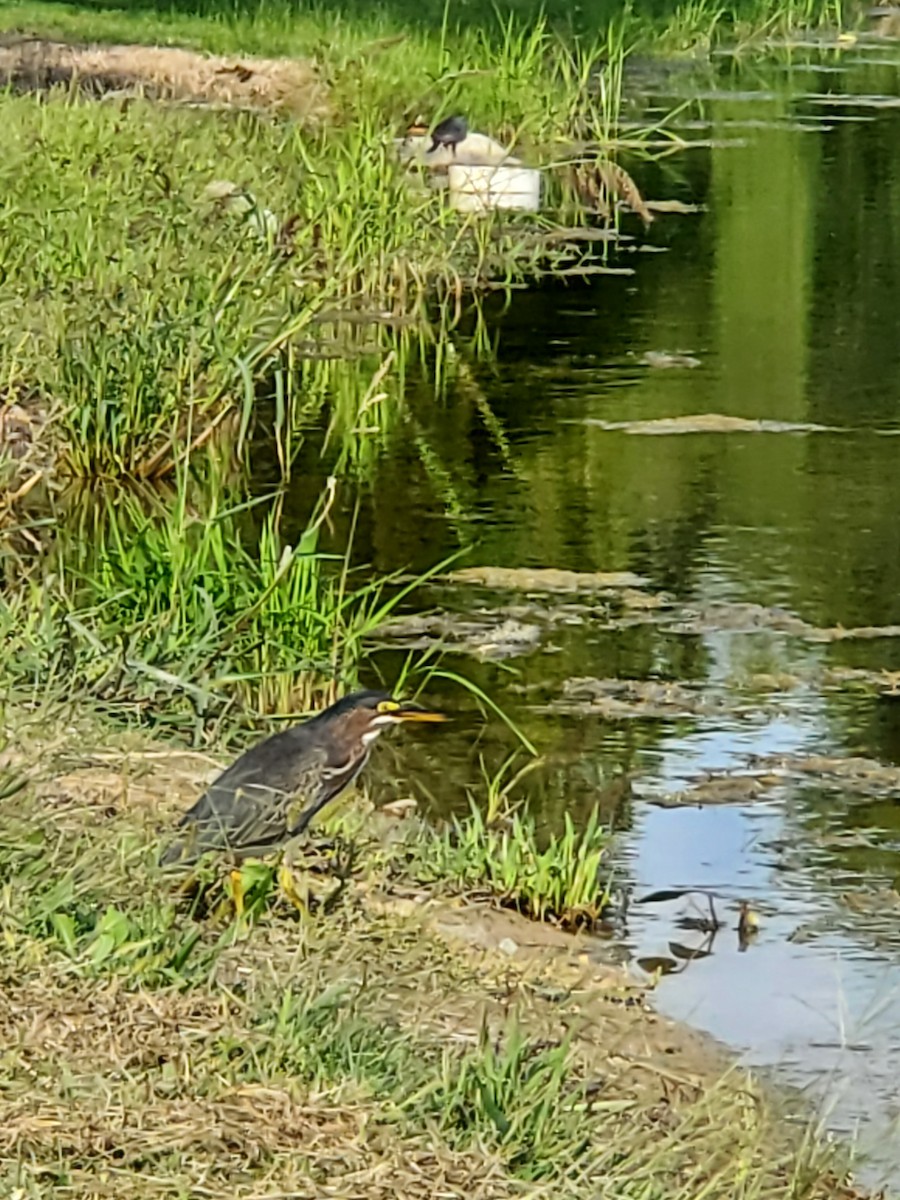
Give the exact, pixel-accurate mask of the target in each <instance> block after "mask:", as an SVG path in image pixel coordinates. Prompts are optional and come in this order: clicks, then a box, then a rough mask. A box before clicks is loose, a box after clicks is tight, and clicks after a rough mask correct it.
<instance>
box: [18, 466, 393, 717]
mask: <svg viewBox="0 0 900 1200" xmlns="http://www.w3.org/2000/svg"><path fill="white" fill-rule="evenodd" d="M195 490H196V489H195ZM210 494H212V496H213V497H214V498H213V499H212V500H210ZM226 495H227V493H225V494H224V495H219V494H218V492H217V490H216V489H215V488H213V489H208V485H207V487H205V488H204V489H203V490H202V491H200V492H199V500H198V503H199V504H200V505H202V507H195V504H194V503H192V502H191V491H190V490H189V489H188V487H187V486H186V482H183V485H182V486H180V487H179V488H178V489H176V490H173V491H172V492H171V493H169V494H168V495H167V496H165V497H163V498H160V497H159V496H157V495H155V494H152V493H151V494H150V495H147V494H144V495H141V494H135V493H134V492H131V491H127V490H124V491H123V490H121V489H116V490H114V491H113V492H112V493H111V494H109V495H107V496H106V497H105V500H101V501H100V502H99V506H98V498H97V497H96V496H93V497H91V499H90V501H89V503H88V506H87V507H86V509H82V510H80V512H79V511H76V513H75V514H74V515H73V514H72V513H68V514H66V513H65V512H61V513H60V514H59V517H58V520H59V523H60V531H61V534H62V536H61V537H60V538H59V540H58V542H57V543H56V545H53V544H51V545H50V546H49V547H48V548H47V549H46V550H45V551H43V552H42V554H41V555H39V556H38V558H37V560H36V561H34V562H32V563H31V564H30V565H27V564H23V570H22V572H21V574H19V573H14V572H12V571H11V572H10V574H11V578H10V582H9V583H8V585H7V587H6V589H5V590H4V591H3V593H2V594H0V630H2V633H3V636H4V639H5V644H6V646H7V647H8V649H9V654H8V656H7V657H6V658H5V661H4V677H5V680H6V685H7V687H9V688H11V689H12V690H14V691H15V692H16V694H17V695H19V696H20V698H21V697H35V696H43V697H45V698H46V697H52V696H59V695H62V694H66V695H69V696H76V695H77V696H79V697H80V698H81V699H83V700H90V701H92V702H93V703H95V704H99V705H101V706H102V707H103V708H105V709H106V711H107V712H110V713H115V714H118V715H119V716H121V717H127V718H129V719H134V718H137V719H139V720H143V721H145V722H147V721H149V722H152V723H155V724H161V725H163V726H164V727H167V728H168V729H169V730H170V731H171V732H173V733H177V734H179V736H182V737H188V738H190V739H191V740H196V739H197V738H200V737H204V736H208V733H209V729H210V727H212V726H214V725H216V724H217V723H218V722H220V721H221V720H222V719H223V718H224V717H225V716H226V714H227V715H228V718H229V721H230V722H231V723H236V722H242V723H246V722H247V721H248V720H254V719H256V720H258V719H259V718H261V717H264V716H266V715H270V714H281V715H285V714H289V713H290V714H293V713H297V712H304V711H309V710H310V709H312V708H314V707H316V706H318V705H320V704H322V703H323V702H327V701H329V700H330V699H332V698H333V697H334V695H335V692H336V691H340V690H344V689H346V688H349V687H352V686H353V684H354V683H355V682H356V680H357V676H358V670H359V666H360V662H361V660H362V656H363V644H364V640H365V639H366V638H367V637H368V636H370V635H371V633H372V632H373V631H374V630H375V629H376V628H377V627H378V625H379V624H380V623H381V622H382V621H383V620H385V619H386V617H387V616H388V615H389V613H390V612H391V610H392V609H393V607H394V605H395V604H396V603H397V602H398V601H399V600H400V599H402V597H403V596H404V595H405V594H406V590H408V589H403V588H400V587H399V586H394V587H393V588H392V589H391V591H390V593H388V592H387V591H386V590H385V585H386V584H389V583H391V582H392V581H391V580H388V579H382V580H372V581H367V580H364V579H359V578H358V576H357V574H356V573H355V572H350V571H349V564H348V562H347V560H346V559H340V558H337V559H336V558H335V556H334V555H329V554H325V553H323V552H322V551H321V549H320V547H319V536H320V531H321V528H322V525H323V522H324V521H325V520H326V518H327V517H328V514H329V510H330V508H331V506H332V504H333V501H334V488H333V487H332V488H331V489H329V490H326V492H325V493H323V495H322V497H321V498H320V501H319V505H318V507H317V509H316V510H314V512H313V514H312V516H311V518H310V521H309V524H308V526H307V528H306V529H305V531H304V532H303V533H302V535H301V536H300V537H299V538H298V539H297V541H296V543H295V544H294V545H290V544H287V543H286V542H285V541H284V538H283V536H282V533H281V523H282V518H281V508H280V505H279V504H277V503H276V504H275V505H274V506H273V505H271V504H269V505H268V506H267V510H266V511H265V513H264V514H263V515H262V516H261V517H259V516H257V515H255V510H254V508H253V507H251V506H250V505H249V504H248V503H247V502H243V503H235V504H234V505H232V506H229V504H228V502H227V500H226V498H225V496H226ZM78 518H80V520H79V519H78ZM204 731H206V732H204Z"/></svg>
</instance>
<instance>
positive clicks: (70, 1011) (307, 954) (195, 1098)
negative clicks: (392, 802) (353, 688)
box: [0, 709, 855, 1200]
mask: <svg viewBox="0 0 900 1200" xmlns="http://www.w3.org/2000/svg"><path fill="white" fill-rule="evenodd" d="M3 733H4V737H5V739H7V740H6V746H5V749H4V752H3V759H2V770H3V772H4V787H3V788H0V794H4V793H5V794H4V798H3V799H2V801H0V804H2V819H3V825H4V838H3V839H2V845H0V878H2V886H0V923H2V930H3V939H4V953H3V956H2V960H0V981H2V988H0V994H2V997H3V999H2V1003H0V1031H2V1046H3V1049H2V1051H0V1055H2V1064H3V1071H2V1082H0V1129H2V1131H3V1132H2V1135H0V1186H2V1189H3V1190H4V1193H5V1194H9V1195H20V1196H24V1197H28V1198H29V1200H32V1198H38V1197H43V1196H46V1195H47V1194H50V1193H52V1195H53V1196H54V1197H61V1198H63V1200H64V1198H66V1197H73V1198H74V1197H76V1196H77V1197H79V1200H83V1198H85V1197H88V1198H91V1200H94V1198H96V1200H99V1198H100V1197H101V1196H105V1195H108V1194H110V1189H112V1190H114V1193H115V1195H117V1196H122V1197H133V1198H134V1200H145V1198H146V1200H149V1198H150V1197H154V1196H159V1195H162V1194H164V1195H171V1196H176V1195H185V1196H187V1195H191V1194H194V1193H195V1192H196V1191H197V1190H198V1189H200V1188H202V1190H203V1194H204V1195H206V1196H209V1197H210V1198H211V1200H225V1198H226V1197H228V1198H229V1200H232V1198H234V1197H237V1200H250V1197H255V1196H260V1195H272V1194H289V1195H292V1196H310V1197H312V1196H316V1197H321V1196H334V1197H345V1196H348V1195H356V1196H360V1197H367V1198H368V1197H378V1196H388V1195H402V1196H408V1197H417V1196H422V1197H423V1198H424V1197H426V1196H427V1197H431V1196H433V1195H434V1194H435V1191H436V1190H438V1191H440V1193H441V1194H442V1195H447V1196H449V1197H463V1196H467V1197H473V1196H474V1197H477V1198H484V1200H487V1198H488V1197H491V1198H493V1197H498V1198H499V1197H502V1196H509V1195H519V1194H526V1195H533V1196H542V1195H549V1194H550V1192H551V1190H552V1191H553V1192H555V1193H559V1192H560V1190H562V1192H563V1194H565V1195H567V1196H572V1197H573V1198H574V1200H578V1198H579V1197H585V1200H586V1198H587V1197H595V1196H596V1195H598V1190H597V1189H598V1186H601V1187H602V1194H603V1195H604V1196H608V1197H611V1198H613V1197H622V1198H625V1197H633V1196H636V1195H640V1196H647V1197H660V1200H661V1198H662V1197H666V1200H696V1197H697V1196H698V1195H704V1196H706V1197H709V1198H710V1200H733V1198H734V1197H736V1196H738V1197H744V1198H763V1197H765V1198H768V1197H772V1198H773V1200H774V1197H776V1196H777V1197H779V1198H780V1200H785V1198H787V1200H792V1198H793V1200H800V1198H801V1197H803V1198H805V1200H819V1198H821V1200H824V1198H825V1197H830V1198H832V1200H833V1198H834V1197H836V1196H842V1197H846V1198H847V1200H850V1198H851V1197H852V1196H853V1195H854V1194H855V1193H854V1192H853V1191H852V1189H850V1188H849V1187H845V1186H844V1184H843V1183H842V1182H841V1181H840V1180H839V1179H838V1178H837V1177H836V1176H835V1174H834V1173H833V1170H832V1167H831V1165H830V1163H829V1160H828V1159H826V1158H825V1157H824V1156H823V1155H822V1153H821V1151H820V1150H818V1149H816V1147H815V1144H814V1142H813V1141H812V1140H809V1141H804V1140H803V1139H802V1138H798V1137H795V1136H794V1134H793V1133H790V1132H788V1131H787V1130H786V1129H785V1127H784V1126H782V1125H780V1124H779V1121H778V1116H777V1113H776V1112H775V1111H774V1110H772V1109H771V1108H770V1107H769V1104H768V1101H767V1100H766V1098H765V1097H764V1095H763V1094H762V1093H761V1092H760V1091H759V1090H758V1089H757V1088H756V1087H755V1086H754V1085H753V1084H752V1082H750V1081H747V1080H746V1079H743V1078H737V1077H732V1078H725V1079H721V1077H720V1074H719V1072H720V1067H719V1066H718V1065H716V1063H715V1061H714V1059H713V1058H707V1059H704V1057H703V1056H702V1055H700V1056H699V1057H698V1056H696V1055H695V1054H694V1053H693V1052H692V1051H691V1049H690V1048H689V1047H688V1046H685V1045H678V1044H675V1043H673V1033H672V1031H671V1030H669V1031H666V1030H665V1029H663V1030H662V1033H661V1037H660V1039H659V1041H658V1042H657V1043H654V1042H653V1040H652V1037H651V1036H650V1034H651V1029H652V1027H650V1026H645V1020H646V1018H645V1016H644V1014H643V1012H642V1009H641V1006H640V1005H637V1006H626V1005H623V1004H621V1003H612V1002H611V1000H610V997H611V996H612V997H613V998H614V999H615V998H618V999H620V1000H621V999H622V993H621V991H619V990H618V989H616V988H613V989H612V991H611V990H610V988H609V981H607V989H606V992H605V994H600V993H598V992H597V991H596V990H595V988H594V985H593V984H590V983H589V982H587V981H585V980H584V979H583V978H582V977H581V976H580V975H578V973H577V972H576V971H574V968H573V967H572V966H571V965H567V964H568V960H565V962H564V961H563V960H562V959H554V960H553V961H552V962H547V963H546V964H534V963H532V964H530V965H528V964H526V963H525V962H524V961H523V962H522V963H521V964H520V963H518V962H517V961H516V960H514V959H510V958H508V957H506V956H504V957H503V959H502V961H498V960H497V958H496V955H495V954H494V953H492V952H490V951H484V952H482V951H478V952H474V953H473V952H469V953H464V952H462V951H460V950H458V949H451V947H450V946H449V945H448V944H447V943H445V942H444V941H443V940H442V939H441V937H440V936H438V935H437V934H436V933H435V932H434V931H433V930H432V928H431V926H430V925H429V924H428V923H427V921H425V920H424V917H425V914H426V908H427V905H424V904H423V903H422V901H421V900H420V902H419V905H418V910H417V914H414V915H403V914H402V913H401V912H400V910H393V909H391V907H390V906H389V905H388V906H384V905H382V906H381V907H380V908H379V907H376V906H373V905H372V904H370V903H369V901H368V899H367V897H368V896H369V895H370V891H369V888H370V886H372V881H370V880H368V878H367V867H366V864H365V862H362V863H361V864H360V868H359V873H358V875H357V876H356V877H355V879H354V883H353V885H352V886H350V887H348V888H347V889H346V890H345V892H344V893H343V895H342V897H341V899H340V901H339V902H338V903H337V904H336V905H335V906H334V907H332V908H331V910H330V911H329V912H328V913H327V914H326V913H325V912H324V910H321V909H319V910H316V912H315V913H314V914H309V913H307V914H305V915H303V914H298V913H297V911H296V910H294V909H293V908H291V907H290V906H289V905H284V904H281V903H271V904H269V905H268V906H267V907H266V908H265V909H264V910H262V911H261V912H260V914H259V917H258V920H257V922H256V923H255V924H254V925H253V926H252V927H250V928H247V927H243V928H242V929H237V928H235V927H234V926H233V925H231V924H230V923H229V921H228V920H227V919H224V920H223V919H221V918H220V919H216V918H214V917H211V916H210V917H207V918H205V919H202V920H201V919H197V917H196V916H192V915H191V914H190V913H189V912H188V911H186V908H185V905H184V904H183V903H182V902H181V901H179V898H178V896H177V894H176V893H174V892H173V890H172V889H171V883H170V882H169V881H167V880H166V879H165V878H164V877H163V876H162V875H161V873H160V872H159V870H158V868H157V867H156V866H155V856H156V831H157V830H158V829H159V828H160V826H167V825H168V824H169V823H170V822H171V821H172V820H173V818H174V815H175V813H176V812H177V811H180V810H181V808H182V807H183V806H184V805H185V803H187V802H189V800H190V799H191V798H192V797H193V796H194V795H195V794H196V792H197V791H198V790H199V789H200V788H201V787H202V785H203V782H204V780H205V778H206V777H207V776H208V774H209V772H210V769H211V768H212V767H213V764H212V763H210V761H209V760H207V759H205V758H204V757H202V756H200V755H196V754H188V753H186V752H183V751H181V752H179V751H172V750H169V749H167V748H166V747H164V746H161V745H159V744H158V743H156V744H154V743H152V742H148V741H145V740H143V741H142V740H135V739H134V737H133V736H132V737H131V738H128V739H125V740H122V739H115V738H114V739H110V737H109V735H103V736H98V733H97V731H96V730H95V729H94V728H93V727H92V726H91V725H90V723H89V722H88V721H86V719H85V717H84V715H83V714H82V715H79V716H73V715H72V713H71V711H69V712H67V711H66V710H63V709H55V710H48V709H45V710H42V711H34V712H32V713H31V714H30V715H29V716H28V717H27V719H25V720H24V721H23V719H22V714H21V713H13V712H11V711H10V710H6V711H5V713H4V719H3ZM620 986H621V981H620ZM637 1031H640V1037H641V1046H642V1049H641V1051H640V1053H633V1052H632V1051H631V1049H630V1047H631V1046H632V1044H633V1043H632V1039H633V1037H634V1036H635V1034H636V1032H637ZM648 1037H649V1038H650V1040H648ZM598 1181H599V1184H598Z"/></svg>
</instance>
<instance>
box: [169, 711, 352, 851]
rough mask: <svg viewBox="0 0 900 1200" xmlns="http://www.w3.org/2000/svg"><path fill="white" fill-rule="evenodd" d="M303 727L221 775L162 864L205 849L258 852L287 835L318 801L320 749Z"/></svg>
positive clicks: (323, 758)
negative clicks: (305, 810)
mask: <svg viewBox="0 0 900 1200" xmlns="http://www.w3.org/2000/svg"><path fill="white" fill-rule="evenodd" d="M302 734H303V728H302V726H301V727H298V728H297V729H286V730H284V731H283V732H282V733H276V734H275V735H274V736H272V737H270V738H266V740H265V741H263V742H260V743H259V744H258V745H256V746H253V747H251V748H250V749H249V750H247V751H246V753H244V754H242V755H241V756H240V758H238V759H237V760H236V761H235V762H234V763H232V765H231V766H230V767H228V768H227V770H225V771H223V772H222V774H221V775H219V777H218V778H217V779H215V780H214V781H213V782H212V783H211V784H210V786H209V788H208V790H207V791H206V792H205V793H204V794H203V795H202V796H201V797H200V799H199V800H198V801H197V803H196V804H195V805H194V806H193V807H192V808H190V809H189V810H188V811H187V812H186V813H185V814H184V816H183V817H182V818H181V820H180V822H179V827H180V828H183V829H185V830H186V837H185V838H184V839H183V840H182V841H181V842H179V843H177V844H176V845H174V846H172V847H170V849H169V850H168V851H167V852H166V854H165V856H164V858H163V862H172V861H174V860H176V859H182V860H184V859H187V860H188V861H190V860H193V859H196V858H199V856H200V855H201V854H203V853H205V852H206V851H207V850H242V851H244V852H249V851H251V850H257V851H259V850H262V849H265V848H266V847H269V846H273V845H277V844H278V842H280V841H283V840H284V838H285V837H286V836H287V832H288V830H289V829H290V826H291V823H292V821H293V819H294V817H295V814H296V813H297V812H298V811H299V810H298V808H297V806H298V805H299V806H300V810H302V808H303V807H306V806H308V805H309V804H310V803H312V802H314V801H315V800H317V799H318V795H319V788H320V782H319V781H320V779H321V776H322V772H323V770H324V769H325V768H326V766H327V762H328V753H327V750H326V748H325V747H324V746H322V745H320V744H317V743H315V742H311V739H310V738H309V737H303V736H297V735H302Z"/></svg>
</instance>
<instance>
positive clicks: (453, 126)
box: [428, 117, 469, 154]
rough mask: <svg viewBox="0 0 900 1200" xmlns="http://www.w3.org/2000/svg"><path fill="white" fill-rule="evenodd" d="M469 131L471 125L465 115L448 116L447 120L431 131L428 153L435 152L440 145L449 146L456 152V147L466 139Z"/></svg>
mask: <svg viewBox="0 0 900 1200" xmlns="http://www.w3.org/2000/svg"><path fill="white" fill-rule="evenodd" d="M468 132H469V126H468V125H467V123H466V119H465V117H447V119H446V120H445V121H441V123H440V124H439V125H435V127H434V129H433V130H432V131H431V145H430V146H429V148H428V153H429V154H433V153H434V152H435V150H437V148H438V146H449V147H450V149H451V150H452V151H453V153H454V154H456V147H457V146H458V145H459V143H460V142H462V141H465V139H466V136H467V135H468Z"/></svg>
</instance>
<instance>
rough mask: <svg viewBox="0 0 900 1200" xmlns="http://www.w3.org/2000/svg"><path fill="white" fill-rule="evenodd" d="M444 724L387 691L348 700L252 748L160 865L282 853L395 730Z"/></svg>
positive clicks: (187, 819) (186, 821)
mask: <svg viewBox="0 0 900 1200" xmlns="http://www.w3.org/2000/svg"><path fill="white" fill-rule="evenodd" d="M444 720H446V717H444V715H443V714H442V713H436V712H429V711H428V709H425V708H421V707H420V706H419V705H417V704H401V703H400V701H398V700H394V699H393V698H392V697H391V696H388V695H386V694H385V693H384V692H354V693H353V694H352V695H349V696H345V697H344V698H343V699H342V700H338V702H337V703H336V704H332V706H331V707H330V708H326V709H325V710H324V712H321V713H319V714H318V715H317V716H315V717H313V718H312V719H311V720H309V721H305V722H303V724H301V725H294V726H293V727H292V728H290V729H285V730H282V732H281V733H276V734H273V735H272V736H271V737H268V738H266V739H265V740H264V741H262V742H260V743H259V744H258V745H256V746H253V747H251V748H250V749H249V750H247V751H246V752H245V753H244V754H242V755H241V756H240V758H239V759H238V760H237V761H236V762H235V763H233V764H232V765H231V766H230V767H229V768H228V769H227V770H226V771H223V772H222V774H221V775H220V776H219V777H218V778H217V779H216V780H215V781H214V782H213V783H212V784H211V785H210V787H209V789H208V790H207V791H206V792H205V793H204V795H203V796H201V797H200V799H199V800H198V801H197V803H196V804H195V805H194V806H193V808H191V809H189V810H188V811H187V812H186V813H185V814H184V816H183V817H182V818H181V820H180V822H179V828H180V829H183V830H184V831H185V833H184V836H183V837H182V838H181V839H180V840H178V841H176V842H175V843H174V844H173V845H171V846H170V847H169V848H168V850H166V852H165V854H164V855H163V857H162V860H161V861H162V862H163V864H170V863H176V862H178V863H182V864H191V863H194V862H196V861H197V859H198V858H200V857H201V855H203V854H205V853H206V852H207V851H210V850H219V851H228V852H230V853H231V854H232V855H233V856H234V857H235V858H237V859H243V858H248V857H250V856H255V855H260V854H265V853H268V852H269V851H271V850H275V849H278V848H279V847H281V846H283V845H284V844H285V843H286V842H288V841H290V840H291V839H292V838H294V837H296V836H297V835H298V834H300V833H302V832H303V831H304V830H305V829H306V828H307V826H308V825H309V823H310V821H312V819H313V817H315V815H316V814H317V813H318V812H319V811H320V809H322V808H324V806H325V805H326V804H327V803H328V802H329V800H333V799H334V798H335V797H336V796H337V795H338V794H339V793H340V792H342V791H343V790H344V788H345V787H347V786H348V784H350V783H352V782H353V780H354V779H355V778H356V777H357V775H358V774H359V773H360V771H361V770H362V769H363V767H364V766H365V765H366V762H367V761H368V758H369V751H370V749H371V747H372V743H373V742H374V741H375V739H376V738H377V737H378V736H379V735H380V734H381V733H383V732H384V730H385V729H386V728H388V726H390V725H397V724H399V723H400V722H401V721H444Z"/></svg>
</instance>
